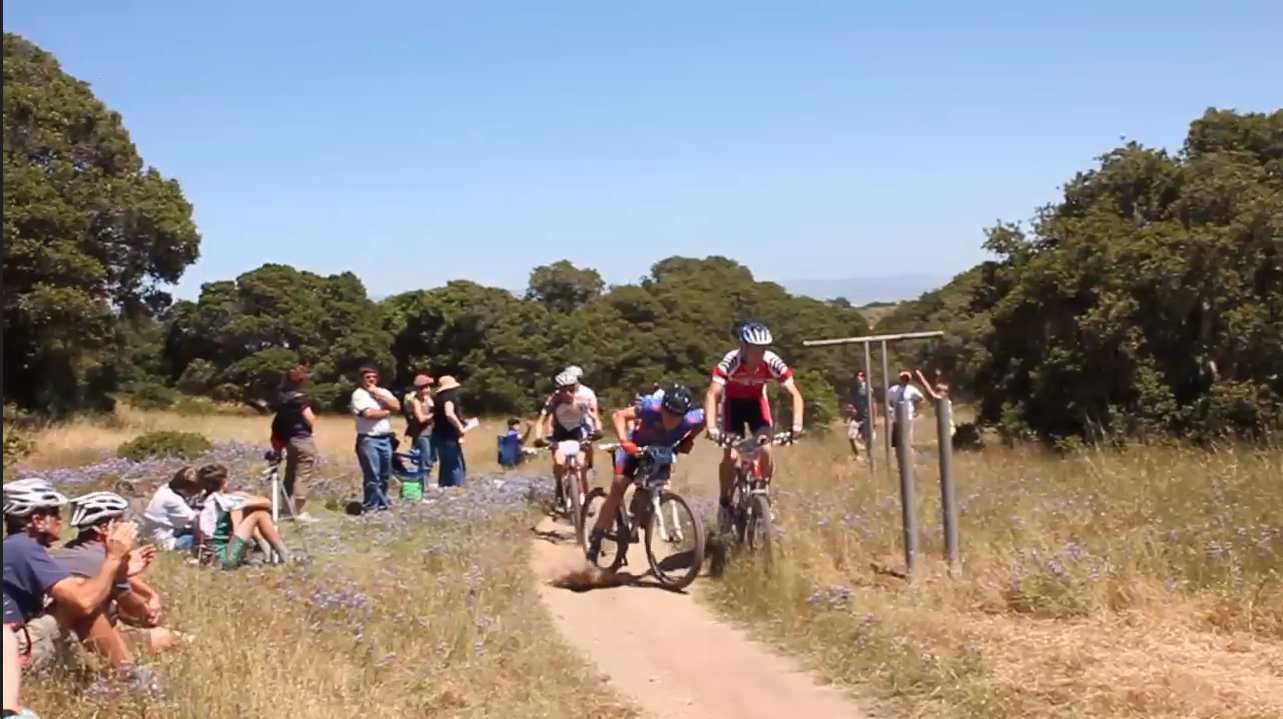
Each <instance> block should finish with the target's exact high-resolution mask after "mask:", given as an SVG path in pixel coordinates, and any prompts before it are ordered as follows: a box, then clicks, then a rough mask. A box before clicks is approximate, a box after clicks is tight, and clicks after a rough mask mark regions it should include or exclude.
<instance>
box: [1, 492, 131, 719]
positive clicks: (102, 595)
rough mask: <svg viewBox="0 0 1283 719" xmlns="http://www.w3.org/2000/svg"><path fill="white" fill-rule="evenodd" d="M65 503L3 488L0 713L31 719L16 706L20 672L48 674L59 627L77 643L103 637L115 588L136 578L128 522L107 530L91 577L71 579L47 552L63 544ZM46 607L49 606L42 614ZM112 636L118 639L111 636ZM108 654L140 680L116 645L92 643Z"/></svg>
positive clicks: (58, 495) (54, 497) (120, 644)
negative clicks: (0, 697)
mask: <svg viewBox="0 0 1283 719" xmlns="http://www.w3.org/2000/svg"><path fill="white" fill-rule="evenodd" d="M65 504H67V497H66V496H64V495H63V494H62V493H60V492H58V491H57V490H56V489H54V487H53V485H51V484H49V482H47V481H45V480H43V479H24V480H19V481H17V482H11V483H9V484H6V485H4V523H5V535H6V536H5V538H4V552H3V554H4V682H3V687H4V707H3V708H4V711H5V712H7V713H13V714H15V715H17V716H23V715H24V712H26V715H27V716H30V715H31V713H30V712H29V711H27V710H25V709H24V708H23V707H22V706H21V705H20V704H19V703H18V697H19V685H20V681H21V675H22V673H23V672H24V671H31V670H36V669H41V668H44V667H47V666H48V665H49V664H50V663H52V662H53V660H54V659H55V658H56V657H57V655H58V645H59V642H60V641H61V640H62V639H63V636H64V635H63V627H70V628H71V629H72V630H73V631H74V632H75V633H76V634H77V635H78V636H79V637H80V638H81V639H82V640H88V639H90V638H95V637H110V635H111V634H114V632H112V631H111V627H110V624H109V623H108V621H107V616H106V608H107V604H108V600H109V598H110V595H111V591H112V587H113V586H114V585H115V583H116V582H118V581H120V580H121V579H123V578H125V577H128V576H129V573H130V572H131V571H132V572H134V573H137V572H140V571H142V568H143V565H144V564H145V562H143V561H142V557H141V555H139V556H138V557H133V558H131V550H133V548H134V540H135V537H136V535H137V533H138V528H137V527H136V526H134V524H133V523H131V522H122V523H119V524H117V525H116V526H115V527H113V528H112V529H111V530H110V531H109V532H108V533H107V538H106V542H105V543H104V549H105V555H106V556H105V557H104V559H103V563H102V566H101V567H100V569H99V571H98V573H97V574H95V575H94V576H93V577H90V578H88V579H82V578H79V577H73V576H71V573H70V572H68V571H67V570H66V569H64V568H63V567H62V566H61V565H60V564H58V562H56V561H55V560H54V558H53V556H52V555H51V554H50V553H49V547H50V546H51V545H52V544H53V543H54V542H56V541H58V540H59V539H60V538H61V537H62V507H63V505H65ZM47 600H52V605H51V607H50V608H51V609H52V610H53V611H55V612H56V613H57V614H56V616H55V614H52V613H49V612H47V611H46V605H47V604H49V602H48V601H47ZM116 636H117V637H118V636H119V635H116ZM91 648H94V649H98V650H99V651H101V652H103V653H104V654H106V655H107V657H108V658H109V659H110V660H113V661H112V665H113V666H114V667H116V668H117V669H121V670H123V672H122V673H123V674H125V676H126V677H127V678H130V679H134V680H143V681H145V680H146V676H145V674H143V673H142V672H138V671H134V670H132V669H131V668H130V667H129V654H128V651H127V650H125V649H124V647H123V642H118V641H117V642H111V641H108V642H107V644H106V645H103V644H101V643H98V642H94V643H93V644H91Z"/></svg>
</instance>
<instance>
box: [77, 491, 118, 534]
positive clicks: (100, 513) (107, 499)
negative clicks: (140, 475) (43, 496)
mask: <svg viewBox="0 0 1283 719" xmlns="http://www.w3.org/2000/svg"><path fill="white" fill-rule="evenodd" d="M71 507H72V509H71V526H73V527H89V526H93V525H95V524H97V523H99V522H101V521H102V520H104V519H113V518H115V517H123V516H124V515H125V512H128V511H129V500H128V499H125V498H124V497H122V496H120V495H119V494H116V493H115V492H90V493H89V494H86V495H85V496H83V497H76V498H75V499H74V500H72V502H71Z"/></svg>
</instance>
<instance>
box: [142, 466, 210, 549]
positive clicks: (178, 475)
mask: <svg viewBox="0 0 1283 719" xmlns="http://www.w3.org/2000/svg"><path fill="white" fill-rule="evenodd" d="M199 494H200V484H198V483H197V481H196V469H195V468H193V467H183V468H182V469H180V470H178V471H177V472H175V473H174V478H173V479H171V480H169V482H167V483H165V484H162V485H161V486H160V487H159V488H158V489H157V490H156V494H154V495H152V498H151V502H150V503H149V504H148V505H147V510H146V511H145V512H143V531H144V532H145V533H146V534H147V536H148V537H150V538H151V540H152V541H153V542H155V543H156V546H158V547H160V548H161V549H165V550H167V551H171V552H190V551H192V548H193V547H194V546H195V544H196V517H197V512H196V510H195V509H193V508H192V498H193V497H195V496H198V495H199Z"/></svg>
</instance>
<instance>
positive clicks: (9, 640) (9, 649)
mask: <svg viewBox="0 0 1283 719" xmlns="http://www.w3.org/2000/svg"><path fill="white" fill-rule="evenodd" d="M10 657H12V658H14V659H16V658H17V657H18V635H17V634H14V633H13V630H12V629H10V628H9V625H8V624H6V625H4V661H5V663H6V664H7V663H8V662H9V659H10Z"/></svg>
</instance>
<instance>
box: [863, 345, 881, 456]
mask: <svg viewBox="0 0 1283 719" xmlns="http://www.w3.org/2000/svg"><path fill="white" fill-rule="evenodd" d="M860 344H862V345H864V390H865V392H864V400H865V406H864V429H863V430H862V431H863V432H864V436H863V437H861V439H864V440H868V441H866V442H865V443H864V453H865V454H866V455H868V458H869V471H870V472H872V471H873V470H874V466H873V429H874V428H875V427H877V422H876V421H875V419H874V417H875V415H874V414H873V407H874V404H875V398H874V394H873V387H874V386H875V385H874V384H873V361H872V359H870V357H869V343H868V342H861V343H860Z"/></svg>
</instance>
